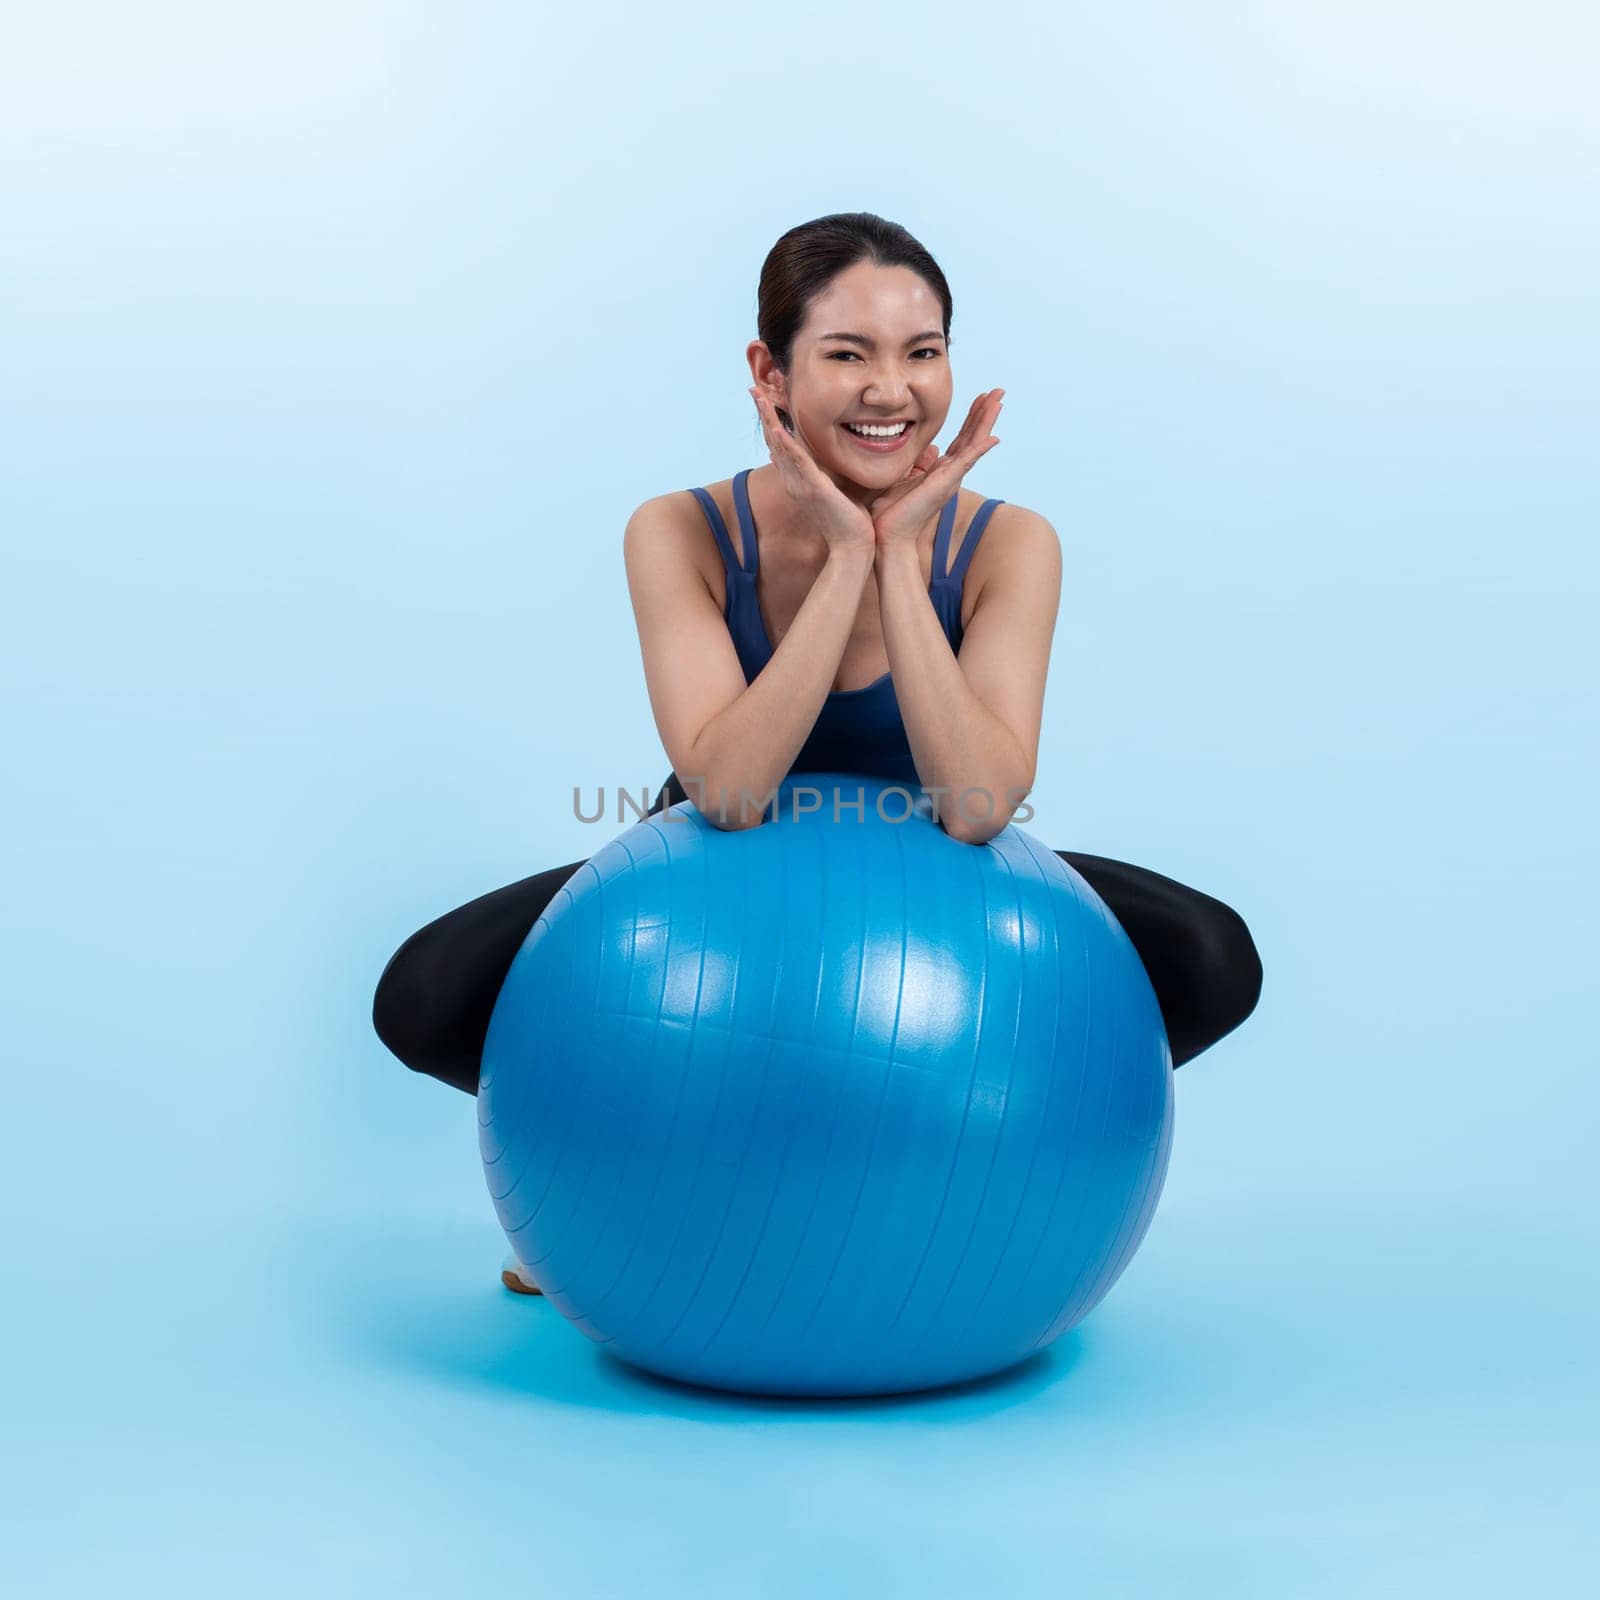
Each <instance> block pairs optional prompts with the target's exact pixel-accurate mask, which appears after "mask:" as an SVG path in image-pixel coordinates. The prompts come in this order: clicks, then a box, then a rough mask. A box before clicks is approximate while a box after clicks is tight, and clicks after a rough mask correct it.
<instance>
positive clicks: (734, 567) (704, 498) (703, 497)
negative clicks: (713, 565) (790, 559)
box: [689, 489, 755, 573]
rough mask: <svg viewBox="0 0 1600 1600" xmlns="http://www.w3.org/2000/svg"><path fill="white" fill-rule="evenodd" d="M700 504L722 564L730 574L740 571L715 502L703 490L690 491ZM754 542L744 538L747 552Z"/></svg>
mask: <svg viewBox="0 0 1600 1600" xmlns="http://www.w3.org/2000/svg"><path fill="white" fill-rule="evenodd" d="M689 493H690V494H692V495H693V496H694V497H695V499H696V500H698V501H699V502H700V509H701V510H702V511H703V512H705V514H706V521H707V522H709V523H710V524H711V532H712V534H713V535H714V536H715V538H716V541H717V548H718V549H719V550H721V552H722V564H723V566H725V567H726V568H727V569H728V571H729V572H730V573H734V572H738V571H740V567H739V559H738V557H737V556H736V555H734V553H733V541H732V540H731V539H729V537H728V525H727V523H725V522H724V521H723V520H722V513H721V512H720V511H718V510H717V502H716V501H715V500H713V499H712V498H711V496H710V494H708V493H707V492H706V490H704V489H691V490H690V491H689ZM754 543H755V541H754V540H753V539H751V538H750V537H749V536H748V535H746V537H745V548H746V549H747V550H748V549H749V548H750V546H751V545H752V544H754Z"/></svg>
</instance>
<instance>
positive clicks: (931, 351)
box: [828, 344, 939, 361]
mask: <svg viewBox="0 0 1600 1600" xmlns="http://www.w3.org/2000/svg"><path fill="white" fill-rule="evenodd" d="M911 353H912V354H913V355H916V356H937V355H938V354H939V351H938V348H937V347H936V346H934V345H931V344H927V345H924V346H923V347H922V348H921V349H920V350H913V351H912V352H911ZM840 356H850V357H851V358H852V359H857V360H859V359H860V358H859V357H858V356H857V355H856V352H855V351H854V350H835V351H834V352H833V354H832V355H831V356H829V357H828V359H829V360H830V361H837V360H838V359H839V357H840Z"/></svg>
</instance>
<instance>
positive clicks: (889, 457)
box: [749, 261, 952, 494]
mask: <svg viewBox="0 0 1600 1600" xmlns="http://www.w3.org/2000/svg"><path fill="white" fill-rule="evenodd" d="M943 328H944V308H943V306H942V305H940V303H939V297H938V295H936V294H935V293H934V292H933V289H932V287H931V286H930V285H929V284H928V282H927V280H926V279H924V278H922V277H921V276H920V275H919V274H917V273H915V272H913V271H912V270H911V269H910V268H909V267H882V266H879V265H877V264H876V263H875V262H871V261H858V262H856V263H855V265H854V266H851V267H847V268H846V269H845V270H844V271H843V272H841V273H840V274H839V275H838V276H837V277H836V278H835V279H834V280H833V282H832V283H830V284H829V285H828V287H827V288H826V289H824V290H823V291H822V293H820V294H819V295H817V296H816V298H815V299H813V300H812V302H811V304H810V307H809V308H808V309H807V312H806V316H805V320H804V321H803V322H802V324H801V326H800V331H799V333H798V334H797V335H796V337H795V341H794V349H793V351H792V353H791V360H790V370H789V374H788V377H787V378H785V376H784V374H783V373H781V372H780V371H778V368H777V365H776V363H774V362H773V360H772V357H771V355H770V353H769V352H768V350H767V347H766V345H764V344H762V343H761V342H760V341H759V340H757V341H756V342H755V343H753V344H752V345H751V346H750V350H749V356H750V363H751V370H752V371H753V372H754V374H755V378H756V381H757V383H759V384H763V385H764V386H765V387H766V389H767V392H768V394H769V395H771V396H772V399H773V403H774V404H775V405H778V406H781V407H782V408H783V409H784V410H785V411H787V412H788V413H789V416H790V417H791V418H792V419H793V422H794V426H795V432H796V433H797V434H798V435H799V436H800V438H801V439H802V440H803V441H804V442H805V444H806V445H807V446H808V447H809V449H810V451H811V453H812V455H813V456H815V457H816V460H817V464H818V465H819V466H820V467H821V468H822V470H823V471H824V472H827V473H829V474H830V475H831V476H832V477H833V478H834V480H835V481H836V482H838V481H839V480H844V481H845V482H847V483H853V484H857V485H860V486H861V487H863V488H865V489H868V490H869V491H871V492H872V493H874V494H875V493H877V492H879V491H880V490H882V489H885V488H887V487H888V486H889V485H890V484H892V483H895V482H896V481H898V480H899V479H900V478H903V477H904V476H905V474H906V471H907V470H908V469H909V467H910V466H911V464H912V463H913V462H914V461H915V460H916V459H917V457H918V455H919V454H921V452H922V450H923V449H924V448H925V447H926V446H927V445H929V444H931V443H932V442H933V439H934V437H935V435H936V434H937V433H938V432H939V429H940V428H941V427H942V426H943V425H944V419H945V417H946V415H947V414H948V413H949V410H950V400H951V395H952V389H951V378H950V359H949V355H948V353H947V351H946V349H945V340H944V332H943ZM846 336H848V337H846ZM900 421H905V422H907V423H909V426H908V427H907V428H906V429H905V431H904V432H903V433H902V434H901V436H900V438H899V439H898V440H897V441H893V442H890V443H887V444H879V443H878V442H877V441H870V440H862V439H860V438H859V437H858V436H857V435H855V434H854V433H852V432H851V431H850V430H849V429H848V428H847V427H846V424H847V423H852V422H869V423H893V422H900Z"/></svg>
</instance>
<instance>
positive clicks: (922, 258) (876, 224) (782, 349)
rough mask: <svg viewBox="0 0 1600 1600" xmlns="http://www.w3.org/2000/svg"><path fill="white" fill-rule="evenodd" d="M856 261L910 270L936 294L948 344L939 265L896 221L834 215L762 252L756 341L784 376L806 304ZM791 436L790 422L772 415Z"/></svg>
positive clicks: (946, 292) (946, 289) (945, 287)
mask: <svg viewBox="0 0 1600 1600" xmlns="http://www.w3.org/2000/svg"><path fill="white" fill-rule="evenodd" d="M858 261H871V262H872V263H873V264H874V265H876V266H880V267H910V269H911V270H912V271H913V272H915V273H916V274H917V275H918V276H919V277H920V278H922V279H923V280H924V281H925V282H926V283H927V285H928V287H929V288H930V289H932V290H933V292H934V293H935V294H936V295H938V297H939V303H940V305H941V306H942V307H943V308H944V340H945V347H946V349H948V348H949V345H950V309H951V308H950V285H949V284H948V283H946V282H945V278H944V273H942V272H941V271H940V270H939V263H938V262H937V261H935V260H934V259H933V257H932V256H931V255H929V254H928V252H927V251H926V250H925V249H924V248H923V247H922V245H920V244H919V243H918V242H917V240H916V239H915V238H913V237H912V235H911V234H910V233H908V232H907V231H906V230H905V229H904V228H902V227H901V226H900V224H899V223H898V222H888V221H886V220H885V219H884V218H882V217H880V216H875V215H874V214H873V213H872V212H870V211H837V212H834V213H833V214H832V215H831V216H826V217H818V218H817V219H816V220H815V221H813V222H802V223H801V224H800V225H799V227H797V228H791V229H790V230H789V231H788V232H787V233H786V234H784V236H783V237H782V238H781V239H779V240H778V242H777V243H776V244H775V245H773V247H772V248H771V250H769V251H768V252H767V259H766V260H765V261H764V262H762V264H761V282H760V285H759V287H758V289H757V291H756V294H757V300H756V337H757V338H759V339H760V340H761V342H762V343H763V344H765V345H766V347H767V348H768V349H769V350H770V351H771V352H772V359H773V360H774V361H775V362H776V363H777V365H778V370H779V371H780V372H781V373H782V374H783V375H784V377H786V378H787V377H788V376H789V370H790V362H791V360H792V359H793V355H794V341H795V335H796V334H797V333H798V332H799V331H800V324H801V323H802V322H804V321H805V315H806V309H807V307H809V306H810V304H811V302H812V300H813V299H814V298H815V297H816V296H817V295H819V294H821V292H822V291H823V290H824V289H826V288H827V286H828V285H829V284H830V283H832V282H833V280H834V279H835V278H836V277H838V275H839V274H840V273H841V272H843V271H844V270H845V268H846V267H853V266H854V265H855V264H856V262H858ZM778 420H779V421H780V422H782V423H783V425H784V427H786V428H788V429H789V430H790V431H791V432H792V431H793V429H794V422H793V419H792V418H791V417H790V416H789V413H788V412H787V411H784V410H782V409H781V408H780V409H779V411H778Z"/></svg>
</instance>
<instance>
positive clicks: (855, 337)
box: [817, 328, 944, 350]
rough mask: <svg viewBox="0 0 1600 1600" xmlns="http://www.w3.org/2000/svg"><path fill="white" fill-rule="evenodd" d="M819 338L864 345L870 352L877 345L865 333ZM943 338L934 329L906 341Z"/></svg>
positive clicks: (832, 334) (838, 334)
mask: <svg viewBox="0 0 1600 1600" xmlns="http://www.w3.org/2000/svg"><path fill="white" fill-rule="evenodd" d="M817 337H818V339H819V340H820V339H843V340H845V341H846V342H847V343H849V344H864V345H865V346H866V347H867V348H868V349H869V350H870V349H871V348H872V347H873V344H874V343H875V341H874V340H872V339H869V338H868V337H867V336H866V335H865V334H864V333H822V334H818V335H817ZM942 338H944V335H943V334H942V333H941V332H940V331H939V330H938V329H937V328H934V329H933V330H932V331H931V332H928V333H914V334H912V335H911V337H910V338H909V339H907V340H906V343H907V344H921V343H922V341H923V340H924V339H942Z"/></svg>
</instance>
